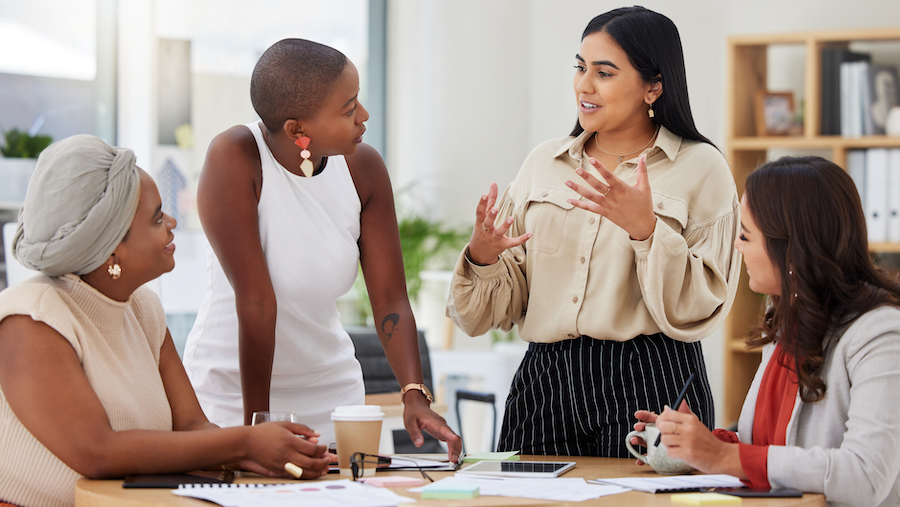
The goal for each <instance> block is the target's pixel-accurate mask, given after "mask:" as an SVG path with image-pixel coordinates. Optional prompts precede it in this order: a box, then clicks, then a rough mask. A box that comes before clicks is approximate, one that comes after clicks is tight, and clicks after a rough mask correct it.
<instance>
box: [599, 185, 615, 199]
mask: <svg viewBox="0 0 900 507" xmlns="http://www.w3.org/2000/svg"><path fill="white" fill-rule="evenodd" d="M610 190H612V187H611V186H609V185H606V192H603V193H602V194H600V195H602V196H603V197H606V194H608V193H609V191H610Z"/></svg>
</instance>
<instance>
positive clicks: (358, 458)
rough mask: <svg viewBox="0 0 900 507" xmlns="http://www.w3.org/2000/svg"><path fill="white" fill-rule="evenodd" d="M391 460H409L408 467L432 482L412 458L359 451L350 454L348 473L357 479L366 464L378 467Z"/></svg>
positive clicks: (361, 474)
mask: <svg viewBox="0 0 900 507" xmlns="http://www.w3.org/2000/svg"><path fill="white" fill-rule="evenodd" d="M393 460H401V461H402V460H405V461H409V462H410V465H409V468H415V469H416V470H418V471H419V473H420V474H422V477H424V478H426V479H428V482H434V479H432V478H431V477H429V476H428V474H426V473H425V470H423V469H422V467H421V466H419V465H418V464H417V463H416V462H415V461H414V460H411V459H406V458H398V457H396V456H392V457H390V458H386V457H384V456H378V455H376V454H364V453H361V452H355V453H353V454H352V455H351V456H350V473H351V474H352V475H353V480H354V481H355V480H356V479H359V478H360V477H362V476H363V472H364V471H365V469H366V464H368V465H369V466H370V467H376V468H377V467H378V465H384V464H385V463H387V464H390V463H391V462H392V461H393Z"/></svg>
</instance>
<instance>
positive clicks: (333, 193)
mask: <svg viewBox="0 0 900 507" xmlns="http://www.w3.org/2000/svg"><path fill="white" fill-rule="evenodd" d="M247 127H248V128H249V129H250V131H251V132H253V135H254V137H255V138H256V144H257V145H258V147H259V153H260V159H261V162H262V191H261V193H260V197H259V204H258V206H257V210H258V213H259V238H260V241H261V243H262V248H263V251H264V252H265V256H266V263H267V265H268V269H269V276H270V277H271V278H272V286H273V288H274V290H275V297H276V299H277V302H278V303H277V309H278V316H277V318H276V321H275V357H274V360H273V364H272V384H271V391H270V398H269V404H270V410H272V411H279V412H280V411H285V412H294V413H296V414H297V415H298V416H299V422H300V423H301V424H305V425H307V426H309V427H310V428H312V429H314V430H316V431H318V432H319V433H321V434H322V436H321V437H320V439H319V443H321V444H325V445H328V444H329V443H331V442H334V430H333V427H332V424H331V419H330V414H331V412H332V410H333V409H334V407H336V406H340V405H358V404H363V403H364V396H365V389H364V387H363V380H362V370H361V368H360V366H359V362H358V361H357V360H356V357H355V354H354V352H355V351H354V347H353V342H352V341H351V340H350V337H349V335H348V334H347V333H346V331H344V328H343V327H342V326H341V323H340V321H339V317H340V315H339V313H338V310H337V306H336V301H337V298H338V297H339V296H341V295H343V294H345V293H346V292H347V291H349V290H350V288H351V287H352V286H353V281H354V280H355V279H356V274H357V271H358V264H359V246H358V244H357V240H359V232H360V213H361V210H362V205H361V204H360V201H359V196H358V195H357V193H356V187H355V186H354V184H353V180H352V178H351V177H350V170H349V168H348V167H347V162H346V160H345V159H344V157H343V156H333V157H329V158H328V163H327V165H326V166H325V169H324V170H323V171H322V172H321V173H319V174H317V175H315V176H313V177H311V178H306V177H303V176H298V175H296V174H293V173H291V172H289V171H288V170H287V169H285V168H284V167H283V166H282V165H281V164H279V163H278V162H277V161H276V160H275V157H274V156H273V155H272V152H271V151H270V150H269V148H268V146H267V145H266V143H265V140H264V139H263V137H262V131H261V130H260V127H259V124H258V123H250V124H248V125H247ZM206 250H207V285H206V296H205V298H204V300H203V304H202V305H201V306H200V310H199V313H198V315H197V320H196V322H195V323H194V327H193V329H192V330H191V333H190V335H189V336H188V339H187V343H186V345H185V350H184V366H185V370H187V374H188V376H189V377H190V379H191V383H192V384H193V386H194V389H195V391H196V392H197V397H198V398H199V400H200V404H201V406H202V407H203V411H204V412H205V413H206V415H207V417H208V418H209V419H210V421H212V422H214V423H216V424H218V425H220V426H238V425H241V424H243V419H244V418H243V402H242V395H241V380H240V368H239V354H238V319H237V313H236V311H235V295H234V290H233V289H232V287H231V284H230V283H229V282H228V279H227V278H226V277H225V272H224V271H223V270H222V267H221V265H220V264H219V261H218V259H217V258H216V255H215V253H214V252H213V251H212V248H211V247H210V246H209V243H208V242H207V245H206Z"/></svg>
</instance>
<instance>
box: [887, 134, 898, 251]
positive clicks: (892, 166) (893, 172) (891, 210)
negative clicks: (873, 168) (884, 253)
mask: <svg viewBox="0 0 900 507" xmlns="http://www.w3.org/2000/svg"><path fill="white" fill-rule="evenodd" d="M887 181H888V184H887V192H888V196H887V201H888V217H887V229H888V232H887V240H888V241H890V242H891V243H900V148H891V149H889V150H888V158H887Z"/></svg>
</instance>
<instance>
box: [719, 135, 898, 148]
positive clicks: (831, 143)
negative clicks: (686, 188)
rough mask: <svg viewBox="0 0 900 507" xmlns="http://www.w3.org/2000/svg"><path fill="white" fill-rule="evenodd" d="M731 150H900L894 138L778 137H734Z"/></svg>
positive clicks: (896, 139)
mask: <svg viewBox="0 0 900 507" xmlns="http://www.w3.org/2000/svg"><path fill="white" fill-rule="evenodd" d="M727 143H728V147H729V149H732V150H768V149H772V148H780V149H798V150H804V149H807V150H853V149H866V148H900V137H896V136H891V137H889V136H864V137H840V136H780V137H736V138H732V139H730V140H728V141H727Z"/></svg>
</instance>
